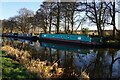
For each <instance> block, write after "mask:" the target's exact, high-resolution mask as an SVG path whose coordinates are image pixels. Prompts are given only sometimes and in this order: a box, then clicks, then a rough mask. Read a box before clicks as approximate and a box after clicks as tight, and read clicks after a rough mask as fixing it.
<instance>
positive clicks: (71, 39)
mask: <svg viewBox="0 0 120 80" xmlns="http://www.w3.org/2000/svg"><path fill="white" fill-rule="evenodd" d="M39 37H40V41H45V42H57V43H60V44H72V45H79V46H101V45H102V37H90V36H89V35H83V34H79V35H76V34H40V36H39Z"/></svg>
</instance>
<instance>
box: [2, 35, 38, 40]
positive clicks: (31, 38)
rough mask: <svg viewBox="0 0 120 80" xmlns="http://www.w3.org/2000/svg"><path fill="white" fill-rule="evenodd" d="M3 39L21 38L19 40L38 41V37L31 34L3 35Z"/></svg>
mask: <svg viewBox="0 0 120 80" xmlns="http://www.w3.org/2000/svg"><path fill="white" fill-rule="evenodd" d="M2 37H10V38H19V39H26V40H32V41H37V40H38V37H37V36H32V35H31V34H18V33H7V34H6V33H3V34H2Z"/></svg>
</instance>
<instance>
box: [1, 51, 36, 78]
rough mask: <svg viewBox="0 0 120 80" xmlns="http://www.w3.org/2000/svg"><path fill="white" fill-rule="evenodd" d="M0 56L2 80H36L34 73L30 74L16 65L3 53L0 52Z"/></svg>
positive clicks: (18, 64)
mask: <svg viewBox="0 0 120 80" xmlns="http://www.w3.org/2000/svg"><path fill="white" fill-rule="evenodd" d="M0 54H2V56H1V58H0V59H1V60H2V61H1V60H0V62H1V64H2V66H0V69H1V68H2V71H0V73H1V72H2V80H6V79H9V80H16V79H18V80H33V79H37V76H36V74H35V73H31V72H29V71H27V69H26V68H25V67H24V66H23V65H21V64H20V63H18V62H17V61H14V60H12V59H10V58H8V57H7V56H6V52H5V51H0Z"/></svg>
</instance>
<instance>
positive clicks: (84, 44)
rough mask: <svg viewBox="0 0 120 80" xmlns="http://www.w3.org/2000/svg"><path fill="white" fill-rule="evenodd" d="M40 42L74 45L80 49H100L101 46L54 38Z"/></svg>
mask: <svg viewBox="0 0 120 80" xmlns="http://www.w3.org/2000/svg"><path fill="white" fill-rule="evenodd" d="M40 42H50V43H58V44H67V45H76V46H81V47H101V46H102V44H100V43H96V42H82V41H78V40H63V39H54V38H41V39H40Z"/></svg>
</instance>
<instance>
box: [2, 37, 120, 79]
mask: <svg viewBox="0 0 120 80" xmlns="http://www.w3.org/2000/svg"><path fill="white" fill-rule="evenodd" d="M3 45H10V46H12V47H15V48H18V49H19V50H27V51H29V52H30V53H31V55H32V58H34V59H37V58H39V59H40V60H47V61H50V62H53V61H57V62H58V63H59V66H60V67H63V68H65V71H64V75H63V76H64V77H69V76H72V75H74V76H75V74H78V75H79V73H81V71H83V70H84V71H86V72H87V73H89V75H90V77H91V78H120V75H119V74H120V69H119V67H120V49H109V48H106V49H102V48H101V49H90V48H82V47H75V46H67V45H63V44H62V45H58V44H52V43H45V42H41V43H39V42H31V41H26V40H20V39H18V40H14V39H11V38H4V39H3Z"/></svg>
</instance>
